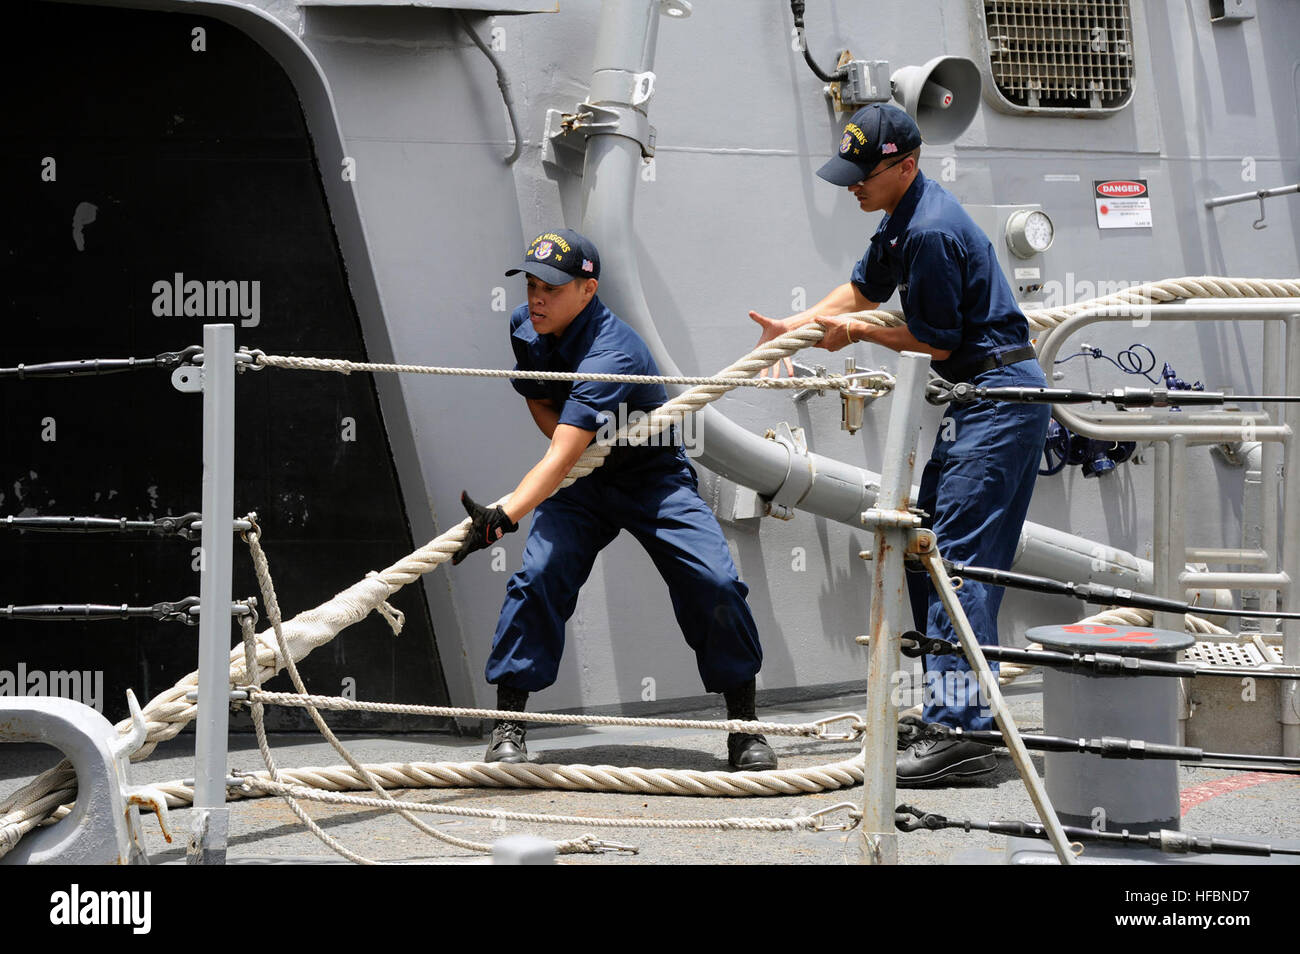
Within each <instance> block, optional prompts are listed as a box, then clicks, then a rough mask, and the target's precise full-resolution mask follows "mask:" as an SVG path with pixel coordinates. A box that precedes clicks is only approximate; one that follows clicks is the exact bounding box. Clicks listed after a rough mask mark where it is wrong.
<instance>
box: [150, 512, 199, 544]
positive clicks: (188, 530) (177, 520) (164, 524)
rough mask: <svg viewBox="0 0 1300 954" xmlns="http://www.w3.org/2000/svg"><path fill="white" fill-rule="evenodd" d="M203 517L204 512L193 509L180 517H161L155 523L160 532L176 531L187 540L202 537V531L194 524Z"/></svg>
mask: <svg viewBox="0 0 1300 954" xmlns="http://www.w3.org/2000/svg"><path fill="white" fill-rule="evenodd" d="M202 519H203V514H201V513H199V512H197V511H191V512H190V513H186V514H181V516H179V517H159V518H158V519H157V520H155V521H154V524H155V526H156V527H157V528H158V532H159V533H174V534H176V536H178V537H181V538H182V539H185V540H198V539H200V538H201V534H202V531H201V530H196V529H195V528H194V524H196V523H198V522H199V521H200V520H202Z"/></svg>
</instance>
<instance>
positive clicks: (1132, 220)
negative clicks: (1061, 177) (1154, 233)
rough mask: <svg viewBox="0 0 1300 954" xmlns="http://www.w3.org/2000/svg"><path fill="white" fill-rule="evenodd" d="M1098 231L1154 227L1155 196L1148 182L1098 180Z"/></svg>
mask: <svg viewBox="0 0 1300 954" xmlns="http://www.w3.org/2000/svg"><path fill="white" fill-rule="evenodd" d="M1092 188H1093V192H1092V194H1093V198H1094V199H1096V200H1097V228H1099V229H1149V228H1151V196H1150V195H1149V194H1148V192H1147V180H1146V179H1094V180H1093V183H1092Z"/></svg>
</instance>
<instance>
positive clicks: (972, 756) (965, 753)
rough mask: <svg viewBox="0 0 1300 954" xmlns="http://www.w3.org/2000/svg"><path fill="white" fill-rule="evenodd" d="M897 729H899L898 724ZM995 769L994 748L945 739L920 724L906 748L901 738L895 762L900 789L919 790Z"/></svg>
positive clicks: (936, 728)
mask: <svg viewBox="0 0 1300 954" xmlns="http://www.w3.org/2000/svg"><path fill="white" fill-rule="evenodd" d="M899 728H900V729H901V728H902V724H901V723H900V725H899ZM913 728H914V727H913ZM997 767H998V759H997V755H996V754H995V753H994V750H993V746H991V745H984V744H983V743H980V742H970V741H967V740H965V739H953V738H945V737H944V733H943V727H942V726H935V725H931V724H928V723H922V724H921V726H920V728H919V729H917V730H916V731H915V734H914V735H912V737H911V740H910V741H909V742H907V744H905V745H904V744H903V743H902V738H901V735H900V744H899V751H898V762H897V772H898V781H897V785H898V787H899V788H918V787H921V786H924V785H934V784H936V783H938V782H945V781H948V780H950V779H952V780H955V779H962V778H971V777H973V776H977V775H987V774H988V773H989V772H992V771H994V770H995V769H996V768H997Z"/></svg>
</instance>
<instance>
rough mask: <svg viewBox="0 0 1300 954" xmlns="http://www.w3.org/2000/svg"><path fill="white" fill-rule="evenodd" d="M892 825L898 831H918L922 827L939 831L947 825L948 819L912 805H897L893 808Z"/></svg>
mask: <svg viewBox="0 0 1300 954" xmlns="http://www.w3.org/2000/svg"><path fill="white" fill-rule="evenodd" d="M894 827H895V828H897V829H898V830H899V831H918V830H920V829H922V828H925V829H928V830H930V831H939V830H940V829H943V828H947V827H948V819H947V818H945V817H944V816H943V815H939V814H937V813H935V812H927V811H923V810H922V809H920V808H916V807H915V806H913V805H899V806H898V807H897V808H895V809H894Z"/></svg>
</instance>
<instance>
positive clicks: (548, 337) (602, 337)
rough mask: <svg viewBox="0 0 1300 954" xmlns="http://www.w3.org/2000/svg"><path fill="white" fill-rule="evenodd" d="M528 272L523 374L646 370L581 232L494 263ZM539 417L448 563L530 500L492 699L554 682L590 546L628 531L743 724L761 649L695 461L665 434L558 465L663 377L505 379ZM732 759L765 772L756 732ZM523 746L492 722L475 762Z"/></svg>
mask: <svg viewBox="0 0 1300 954" xmlns="http://www.w3.org/2000/svg"><path fill="white" fill-rule="evenodd" d="M520 272H523V273H525V274H527V276H528V303H527V304H526V305H522V306H520V307H519V308H517V309H516V310H515V311H514V313H513V314H512V315H511V316H510V344H511V347H512V348H513V349H514V353H515V359H516V368H517V369H518V370H528V371H578V372H584V373H606V374H607V373H614V374H646V375H657V374H659V369H658V367H657V366H656V364H655V361H654V358H653V357H651V355H650V351H649V349H648V348H647V347H646V344H645V342H644V341H643V340H642V339H641V337H640V336H639V335H638V334H637V333H636V332H635V331H633V330H632V329H631V328H630V327H628V326H627V325H626V324H625V323H624V322H622V321H621V320H620V319H619V318H618V317H617V316H616V315H614V313H613V312H611V311H610V310H609V309H608V308H606V307H605V306H604V305H603V304H602V303H601V301H600V299H599V298H598V297H596V289H597V285H598V279H599V277H600V257H599V255H598V254H597V252H596V248H595V246H594V245H592V243H591V242H590V241H588V240H587V239H586V238H584V237H583V236H581V235H579V234H578V233H577V232H574V231H571V230H568V229H563V230H558V231H555V232H546V233H543V234H542V235H539V236H538V237H537V238H536V239H534V240H533V242H532V243H531V244H530V245H529V246H528V252H527V254H526V255H525V259H524V263H523V264H522V265H520V266H519V267H518V268H513V269H511V270H510V271H508V272H506V274H507V275H516V274H519V273H520ZM513 383H514V387H515V390H516V391H518V392H519V393H520V394H521V395H523V397H524V398H525V399H526V400H527V402H528V409H529V411H530V412H531V413H532V416H533V419H534V421H535V422H536V423H537V426H538V428H539V429H540V430H541V431H542V433H543V434H545V435H546V436H547V437H548V438H549V439H550V441H551V444H550V447H549V449H548V450H547V452H546V454H545V456H543V457H542V459H541V461H539V462H538V464H537V465H536V466H535V467H533V469H532V470H530V471H529V472H528V474H526V475H525V476H524V478H523V480H522V481H520V483H519V486H518V487H517V488H516V489H515V491H514V493H512V494H511V495H510V499H509V501H508V502H507V503H506V504H505V505H504V507H493V508H491V509H488V508H484V507H482V506H479V505H478V504H476V503H475V502H474V501H473V500H471V499H470V498H469V496H468V495H467V494H463V495H462V498H461V499H462V502H463V503H464V505H465V509H466V510H467V511H468V512H469V515H470V517H471V518H472V521H473V525H472V527H471V529H470V533H469V536H468V537H467V538H466V540H465V543H464V545H463V546H462V547H461V549H460V551H459V552H457V553H456V555H455V556H454V557H453V563H460V561H461V560H463V559H464V558H465V557H466V556H468V555H469V554H470V553H472V552H473V551H475V550H478V549H481V548H482V547H485V546H488V545H490V544H491V543H492V542H494V541H495V540H497V539H499V538H500V537H501V536H502V534H504V533H510V532H512V531H514V530H516V529H518V521H519V520H522V519H523V517H524V515H525V514H527V513H528V512H529V511H530V510H533V509H534V508H536V513H535V514H534V515H533V524H532V528H531V529H530V531H529V533H528V540H527V542H526V543H525V545H524V556H523V565H522V566H521V567H520V569H519V572H517V573H516V574H515V575H514V576H512V577H511V578H510V581H509V582H508V583H507V585H506V599H505V605H504V606H503V607H502V609H501V617H500V620H499V621H498V623H497V630H496V636H495V639H494V641H493V644H492V653H491V655H490V656H489V657H488V662H487V680H488V682H489V683H494V684H495V685H496V687H497V708H499V709H508V710H511V711H517V712H522V711H523V710H524V704H525V702H526V701H527V699H528V694H529V693H530V692H537V691H540V690H542V689H545V688H546V687H547V686H549V685H551V684H552V683H553V682H554V681H555V679H556V675H557V673H558V670H559V665H560V657H561V655H562V653H563V651H564V625H565V623H566V622H567V621H568V619H569V617H570V616H572V615H573V610H574V606H575V604H576V603H577V598H578V590H579V589H580V588H581V587H582V584H583V583H584V582H586V579H587V576H588V575H589V574H590V572H591V568H592V565H593V564H594V563H595V560H596V554H598V553H599V552H600V551H601V550H602V549H604V548H605V547H606V546H608V545H609V543H610V542H612V541H613V539H614V538H615V537H616V536H618V533H619V531H620V530H627V531H628V532H629V533H631V534H632V536H634V537H635V538H636V539H637V541H638V542H639V543H640V544H641V546H643V547H644V548H645V550H646V552H647V553H648V554H649V555H650V558H651V560H653V561H654V564H655V568H656V569H657V570H658V571H659V573H660V575H661V576H662V577H663V579H664V581H665V582H666V583H667V584H668V588H669V591H670V593H671V596H672V604H673V612H674V613H675V615H676V617H677V622H678V625H680V627H681V629H682V634H683V635H684V636H685V637H686V642H687V643H688V644H689V645H690V647H691V648H692V649H693V650H695V654H696V661H697V665H698V668H699V672H700V678H701V680H702V681H703V683H704V688H705V689H706V690H707V691H709V692H720V693H722V694H723V695H724V697H725V699H726V703H727V715H728V718H731V719H748V720H753V719H754V718H755V717H756V716H755V711H754V710H755V699H754V696H755V676H756V675H757V673H758V671H759V668H760V666H761V665H762V660H763V652H762V648H761V647H760V645H759V640H758V630H757V627H756V626H755V625H754V618H753V616H752V614H751V613H750V611H749V605H748V603H746V596H747V595H748V593H749V588H748V587H747V586H745V584H744V583H742V582H741V581H740V579H739V577H738V575H737V573H736V567H735V564H734V563H733V562H732V559H731V553H730V551H729V550H728V548H727V543H726V540H725V539H724V538H723V536H722V529H721V527H719V526H718V522H717V519H716V518H715V517H714V516H713V512H712V511H711V510H709V508H708V506H707V505H706V504H705V503H704V501H703V500H702V499H701V498H700V495H699V491H698V487H697V482H696V475H695V471H694V470H693V469H692V468H691V465H690V463H689V462H688V461H687V459H686V456H685V454H684V453H683V451H682V448H681V447H680V446H679V445H677V444H676V443H674V442H673V441H671V440H667V441H665V440H662V439H661V440H659V441H657V442H656V443H653V444H649V445H645V446H628V445H622V446H617V445H616V446H613V447H612V448H611V451H610V454H609V456H608V457H607V458H606V460H605V463H604V464H603V465H602V466H601V467H599V468H597V469H596V470H595V471H594V472H593V473H592V474H591V475H589V476H587V477H584V478H582V479H581V480H578V481H576V482H575V483H573V484H571V485H570V486H568V487H566V488H564V489H562V490H559V491H558V492H555V493H554V496H552V492H554V491H555V490H556V488H557V487H559V485H560V483H561V482H562V480H563V478H564V476H565V475H566V474H567V473H568V472H569V470H570V468H572V466H573V464H574V462H575V461H577V459H578V457H579V456H581V454H582V452H583V451H584V450H586V448H587V446H588V445H589V444H590V443H591V442H592V440H593V439H594V438H597V436H598V435H600V436H601V437H602V438H603V437H604V436H605V435H606V434H609V435H612V434H613V433H614V432H615V431H616V430H617V426H618V422H625V421H627V420H628V418H629V417H631V416H632V415H634V414H635V412H648V411H650V410H652V409H654V408H656V407H658V406H659V405H661V404H663V403H665V402H666V401H667V400H668V395H667V392H666V391H665V390H664V388H663V386H662V385H659V384H648V383H640V384H613V383H604V382H594V381H577V382H569V381H545V382H543V381H530V380H523V379H516V380H514V382H513ZM727 752H728V760H729V762H730V764H731V765H732V767H733V768H737V769H774V768H776V756H775V755H774V754H773V752H772V749H771V748H770V747H769V746H768V744H767V740H766V739H764V738H763V736H761V735H746V734H741V733H732V734H731V735H729V736H728V739H727ZM527 757H528V753H527V748H526V746H525V743H524V728H523V724H522V721H510V720H501V721H498V722H497V723H496V726H495V728H494V729H493V732H492V741H491V743H490V745H489V746H488V751H487V755H486V760H487V761H489V762H523V761H526V760H527Z"/></svg>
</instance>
